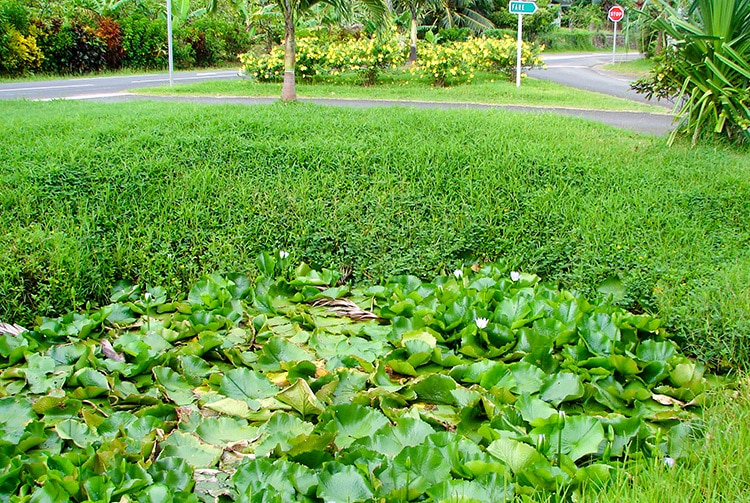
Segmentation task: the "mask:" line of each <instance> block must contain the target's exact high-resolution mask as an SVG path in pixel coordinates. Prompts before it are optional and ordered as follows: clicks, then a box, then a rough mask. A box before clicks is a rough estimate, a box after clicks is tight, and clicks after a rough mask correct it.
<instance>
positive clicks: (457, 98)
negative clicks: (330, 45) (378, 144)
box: [134, 72, 669, 113]
mask: <svg viewBox="0 0 750 503" xmlns="http://www.w3.org/2000/svg"><path fill="white" fill-rule="evenodd" d="M134 92H136V93H140V94H151V95H178V96H180V95H207V96H273V97H277V96H280V95H281V84H280V83H258V82H253V81H250V80H242V81H226V80H225V81H212V82H200V83H193V84H179V85H175V86H173V87H164V86H162V87H153V88H146V89H138V90H135V91H134ZM297 94H298V96H299V97H300V98H351V99H374V100H406V101H409V100H412V101H450V102H470V103H490V104H504V105H527V106H539V107H570V108H586V109H600V110H633V111H643V112H652V113H669V110H668V109H667V108H665V107H662V106H659V105H649V104H644V103H638V102H634V101H631V100H626V99H622V98H613V97H611V96H606V95H604V94H600V93H594V92H588V91H581V90H572V89H571V88H569V87H566V86H561V85H559V84H555V83H553V82H547V81H542V80H536V79H532V78H526V79H523V81H522V83H521V87H520V89H519V88H517V87H516V85H515V83H514V82H509V81H508V80H507V79H506V78H504V77H502V76H499V75H490V74H480V75H478V76H477V78H476V79H475V81H474V82H472V83H471V84H465V85H457V86H452V87H434V86H431V85H430V84H429V83H427V82H426V81H424V80H421V79H419V78H417V77H415V76H412V75H410V74H409V73H408V72H406V73H404V72H388V73H386V74H384V75H382V76H381V77H380V79H379V81H378V84H377V85H375V86H370V87H363V86H361V85H359V84H358V83H357V78H356V76H355V75H341V76H334V77H328V78H323V77H317V78H315V79H314V80H313V81H310V82H306V81H304V80H302V79H298V83H297Z"/></svg>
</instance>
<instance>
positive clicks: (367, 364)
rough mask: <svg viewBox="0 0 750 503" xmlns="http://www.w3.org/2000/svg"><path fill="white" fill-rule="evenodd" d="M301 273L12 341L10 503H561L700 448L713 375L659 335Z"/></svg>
mask: <svg viewBox="0 0 750 503" xmlns="http://www.w3.org/2000/svg"><path fill="white" fill-rule="evenodd" d="M288 262H289V258H288V256H286V254H284V253H282V254H277V255H275V256H271V255H269V254H263V255H261V256H260V257H259V259H258V268H259V270H260V271H262V273H263V274H262V275H260V276H259V277H258V278H257V279H256V280H255V281H250V280H249V279H248V278H246V277H244V276H241V275H232V276H230V277H228V278H224V277H220V276H218V275H213V276H208V277H205V278H204V279H202V280H201V281H200V282H199V283H197V284H196V285H195V286H194V287H193V288H192V290H191V291H190V293H189V296H188V298H187V299H185V300H178V301H171V302H170V301H168V300H167V295H166V292H165V291H164V290H163V289H162V288H160V287H156V288H146V289H142V288H140V287H138V286H134V285H129V284H125V283H121V284H118V285H117V286H116V287H115V289H114V290H113V295H112V304H110V305H108V306H106V307H103V308H101V309H98V310H93V311H90V312H88V313H86V314H75V313H73V314H68V315H66V316H63V317H61V318H57V319H49V318H43V319H41V320H39V323H38V325H37V326H36V327H35V328H34V329H33V330H31V331H25V332H21V333H20V334H9V333H8V334H4V335H2V336H0V368H1V369H2V374H0V396H2V398H0V431H1V432H2V440H0V466H3V467H4V468H2V469H0V499H2V500H3V501H8V500H10V501H60V500H66V499H69V500H72V501H92V502H108V501H136V500H137V501H169V500H174V501H224V500H227V501H228V500H237V501H253V502H255V501H258V502H287V501H309V502H313V501H325V502H355V501H436V502H437V501H441V502H448V501H452V502H459V501H460V502H475V501H481V502H486V501H493V502H497V501H510V500H514V499H524V498H525V497H527V496H528V495H533V494H534V493H541V494H550V493H553V494H556V495H558V496H559V497H560V499H561V500H562V499H568V498H574V497H576V495H578V496H580V495H581V494H582V493H585V492H586V491H592V490H596V489H598V488H600V487H602V486H604V485H606V484H608V483H609V481H610V478H611V472H612V470H613V466H614V465H615V464H616V463H618V460H621V459H624V458H627V459H629V460H633V459H639V458H663V459H664V460H665V461H667V462H669V463H671V462H672V461H673V460H674V459H675V458H679V456H680V453H681V452H682V451H683V448H684V443H685V441H686V439H687V438H689V437H690V436H691V435H694V434H697V433H698V432H699V430H700V428H699V421H698V420H697V416H696V415H695V413H696V411H698V410H699V408H700V404H701V402H702V397H703V396H704V395H703V391H704V388H706V385H707V380H706V378H705V377H704V376H703V370H702V367H701V365H700V364H697V363H695V362H693V361H691V360H690V359H688V358H686V357H685V356H682V355H681V354H680V353H679V351H678V348H677V346H676V344H675V343H674V342H672V341H670V340H669V338H668V334H666V333H665V331H664V330H663V328H661V327H660V322H659V320H657V319H654V318H652V317H650V316H647V315H634V314H630V313H628V312H626V311H623V310H622V309H620V308H617V307H613V306H612V305H610V304H608V303H607V302H604V301H602V302H594V303H592V302H590V301H587V300H586V299H584V298H583V297H582V296H581V295H579V294H576V293H574V292H569V291H561V290H557V289H553V288H551V287H549V286H546V285H545V284H543V283H541V282H540V280H539V278H538V277H537V276H534V275H530V274H522V273H517V272H514V271H508V270H507V269H504V268H502V267H501V266H496V265H487V266H483V267H481V268H480V267H478V266H475V267H474V268H473V269H475V270H473V269H466V270H464V271H456V273H455V274H454V275H453V276H447V277H446V276H442V277H438V278H436V279H435V280H434V281H432V282H423V281H421V280H419V279H418V278H416V277H413V276H399V277H395V278H392V279H390V280H388V281H387V282H384V283H383V284H381V285H376V286H370V287H367V288H366V289H358V288H351V287H349V286H347V285H339V286H335V285H337V283H340V282H339V279H340V278H339V275H338V273H334V272H332V271H329V270H322V271H315V270H311V269H310V268H309V267H307V266H306V265H304V264H303V265H301V266H299V267H297V269H296V270H294V271H292V270H291V268H290V267H289V263H288ZM334 299H338V300H336V301H335V302H334ZM341 299H347V300H341ZM340 314H347V315H348V317H342V316H339V315H340ZM355 319H358V320H360V321H354V320H355Z"/></svg>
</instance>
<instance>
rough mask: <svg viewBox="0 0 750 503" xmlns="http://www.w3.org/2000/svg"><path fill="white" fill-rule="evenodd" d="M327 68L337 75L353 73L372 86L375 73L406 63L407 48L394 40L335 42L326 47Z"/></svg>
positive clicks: (384, 38)
mask: <svg viewBox="0 0 750 503" xmlns="http://www.w3.org/2000/svg"><path fill="white" fill-rule="evenodd" d="M326 54H327V60H328V65H329V68H330V69H331V70H332V71H334V72H336V71H355V72H357V73H358V74H359V76H360V78H361V79H362V84H364V85H366V86H368V85H373V84H374V83H375V79H376V78H377V76H378V72H379V71H380V70H382V69H385V68H390V67H392V66H400V65H402V64H403V63H404V61H405V60H406V55H407V54H406V44H405V43H404V42H403V41H401V40H399V39H398V38H397V37H396V36H395V32H393V33H392V34H391V36H389V37H380V38H377V39H376V38H366V37H362V38H359V39H357V40H347V41H340V42H334V43H331V44H329V45H328V48H327V52H326Z"/></svg>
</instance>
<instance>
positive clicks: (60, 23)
mask: <svg viewBox="0 0 750 503" xmlns="http://www.w3.org/2000/svg"><path fill="white" fill-rule="evenodd" d="M86 21H87V20H84V19H69V20H62V19H57V18H53V19H51V20H48V21H39V22H38V26H39V30H40V35H39V43H40V49H41V50H42V52H43V53H44V55H45V58H44V64H43V67H42V68H43V69H44V70H45V71H46V72H49V73H58V74H71V73H72V74H81V73H88V72H96V71H99V70H102V69H104V68H106V67H107V51H108V46H107V44H106V43H105V42H104V41H103V40H102V39H101V38H100V37H99V36H97V30H96V28H95V27H93V26H90V25H88V24H86Z"/></svg>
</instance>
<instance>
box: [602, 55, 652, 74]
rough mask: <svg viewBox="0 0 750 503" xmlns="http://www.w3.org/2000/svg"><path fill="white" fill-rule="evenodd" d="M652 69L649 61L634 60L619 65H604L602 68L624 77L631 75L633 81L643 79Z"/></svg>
mask: <svg viewBox="0 0 750 503" xmlns="http://www.w3.org/2000/svg"><path fill="white" fill-rule="evenodd" d="M653 67H654V63H653V61H651V60H650V59H636V60H634V61H623V62H620V63H615V64H614V65H613V64H609V65H604V66H603V67H602V68H604V69H605V70H611V71H614V72H618V73H624V74H626V75H632V76H633V79H638V78H641V77H645V76H647V75H648V74H649V72H650V71H651V69H652V68H653Z"/></svg>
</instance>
